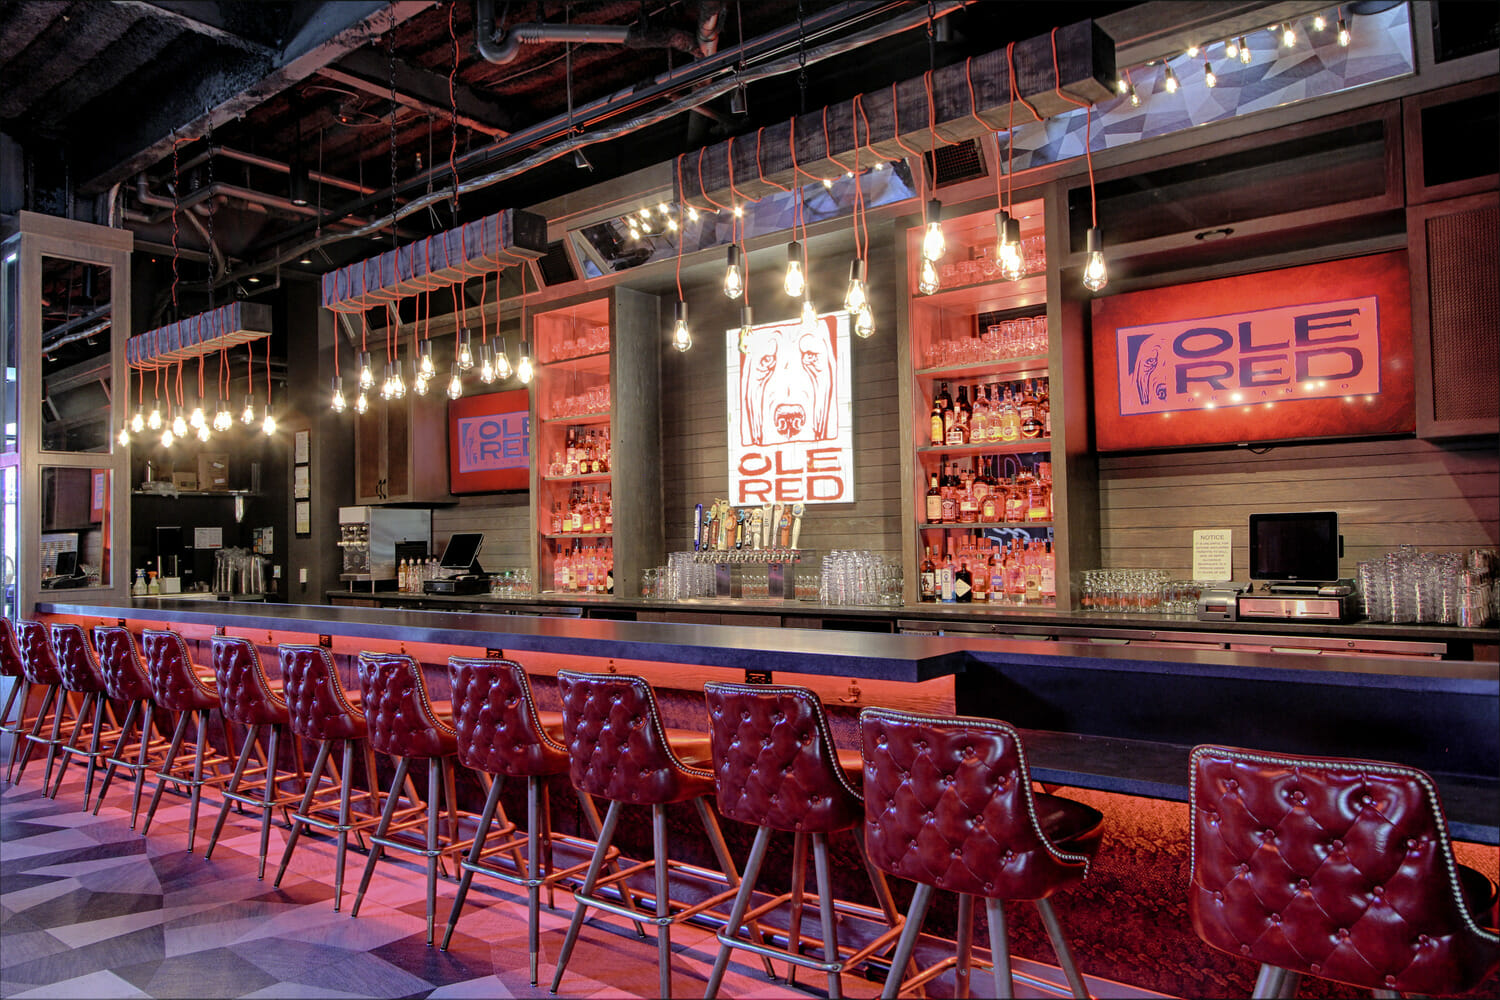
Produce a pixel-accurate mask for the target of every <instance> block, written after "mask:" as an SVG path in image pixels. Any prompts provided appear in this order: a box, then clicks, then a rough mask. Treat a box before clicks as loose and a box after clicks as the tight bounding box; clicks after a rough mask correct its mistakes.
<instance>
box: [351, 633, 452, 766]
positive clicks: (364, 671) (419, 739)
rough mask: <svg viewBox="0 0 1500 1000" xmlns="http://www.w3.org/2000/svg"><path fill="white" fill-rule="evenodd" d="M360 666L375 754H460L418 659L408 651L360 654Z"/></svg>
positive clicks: (431, 755) (441, 755)
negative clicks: (430, 695) (430, 697)
mask: <svg viewBox="0 0 1500 1000" xmlns="http://www.w3.org/2000/svg"><path fill="white" fill-rule="evenodd" d="M358 668H359V689H360V691H361V692H362V693H363V695H364V708H365V721H366V723H367V724H368V725H369V727H370V745H371V746H372V747H374V748H375V750H376V752H378V753H383V754H389V755H390V756H392V757H448V756H451V755H453V754H456V753H457V752H458V734H457V733H455V732H454V731H453V727H452V726H450V725H448V723H446V722H444V721H443V720H442V719H440V718H439V717H438V714H437V712H436V711H435V710H434V709H433V707H432V702H431V701H429V700H428V698H427V685H426V684H425V683H424V682H423V681H422V667H421V666H420V665H419V664H418V663H417V661H416V660H414V659H412V658H411V657H410V656H407V655H405V654H404V653H360V654H359V664H358Z"/></svg>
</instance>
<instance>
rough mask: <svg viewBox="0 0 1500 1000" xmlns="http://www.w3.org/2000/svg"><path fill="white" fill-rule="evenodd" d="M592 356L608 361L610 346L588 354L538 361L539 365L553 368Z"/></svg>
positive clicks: (585, 359)
mask: <svg viewBox="0 0 1500 1000" xmlns="http://www.w3.org/2000/svg"><path fill="white" fill-rule="evenodd" d="M590 358H604V359H605V360H606V361H608V359H609V348H607V347H606V348H605V349H604V350H602V351H592V352H590V353H588V354H575V355H573V356H572V357H571V358H555V359H554V360H552V361H538V362H537V364H539V365H546V366H547V367H548V368H552V367H555V366H557V365H571V364H576V363H577V362H579V361H587V360H589V359H590Z"/></svg>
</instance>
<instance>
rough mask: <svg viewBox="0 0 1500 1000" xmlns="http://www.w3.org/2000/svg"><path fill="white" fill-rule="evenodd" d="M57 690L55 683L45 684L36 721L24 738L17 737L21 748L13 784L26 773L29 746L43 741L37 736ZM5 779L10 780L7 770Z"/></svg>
mask: <svg viewBox="0 0 1500 1000" xmlns="http://www.w3.org/2000/svg"><path fill="white" fill-rule="evenodd" d="M57 690H58V688H57V685H56V684H49V685H47V690H46V691H45V692H44V693H43V694H42V707H41V708H39V709H38V710H37V713H36V721H35V722H34V723H32V725H31V732H29V733H27V734H26V736H25V738H24V739H22V738H19V737H18V738H17V742H16V746H17V747H20V750H21V758H20V768H19V770H17V771H16V779H15V784H17V785H19V784H20V783H21V778H22V777H23V776H25V774H26V765H27V763H28V762H29V761H30V760H31V748H32V747H34V746H36V745H37V744H38V743H41V742H43V740H42V739H39V738H38V737H40V736H41V732H42V726H43V725H44V724H45V723H46V721H47V709H48V708H50V707H52V702H53V700H54V699H55V698H56V697H57ZM16 763H17V761H16V759H15V751H14V750H12V751H11V766H12V767H15V766H16ZM6 780H7V781H9V780H10V775H9V773H8V772H7V774H6ZM45 790H46V785H45V782H44V783H43V791H45Z"/></svg>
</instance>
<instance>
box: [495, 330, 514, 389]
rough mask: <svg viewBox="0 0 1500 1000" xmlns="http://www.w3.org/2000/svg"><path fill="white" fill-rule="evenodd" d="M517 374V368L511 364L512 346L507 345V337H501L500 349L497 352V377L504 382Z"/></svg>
mask: <svg viewBox="0 0 1500 1000" xmlns="http://www.w3.org/2000/svg"><path fill="white" fill-rule="evenodd" d="M514 374H515V369H514V368H512V367H511V364H510V348H509V347H507V346H506V345H505V338H504V337H502V338H500V350H499V351H498V352H496V354H495V378H497V379H499V380H500V381H501V382H504V381H505V380H506V379H508V378H510V377H511V376H512V375H514Z"/></svg>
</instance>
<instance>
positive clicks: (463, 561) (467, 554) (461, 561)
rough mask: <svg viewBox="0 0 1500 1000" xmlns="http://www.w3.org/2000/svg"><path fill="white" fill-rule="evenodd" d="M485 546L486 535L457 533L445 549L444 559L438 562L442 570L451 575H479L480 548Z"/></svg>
mask: <svg viewBox="0 0 1500 1000" xmlns="http://www.w3.org/2000/svg"><path fill="white" fill-rule="evenodd" d="M483 544H484V535H482V534H480V533H479V532H477V531H460V532H455V533H454V535H453V537H452V538H450V539H448V544H447V546H446V547H445V548H444V549H443V558H442V559H440V560H439V561H438V566H439V568H441V569H445V570H448V571H449V572H450V573H478V572H480V569H479V548H480V546H482V545H483Z"/></svg>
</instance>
